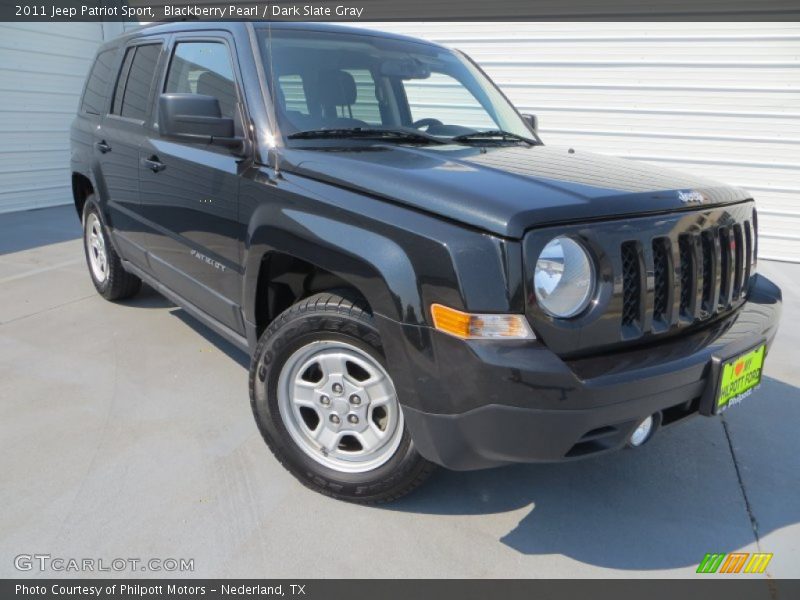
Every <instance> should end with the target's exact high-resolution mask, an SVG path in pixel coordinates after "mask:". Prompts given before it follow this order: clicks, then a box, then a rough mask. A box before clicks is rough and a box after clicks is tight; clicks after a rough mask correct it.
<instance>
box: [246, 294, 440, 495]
mask: <svg viewBox="0 0 800 600" xmlns="http://www.w3.org/2000/svg"><path fill="white" fill-rule="evenodd" d="M250 397H251V403H252V407H253V413H254V415H255V418H256V422H257V423H258V426H259V429H260V430H261V433H262V435H263V437H264V439H265V441H266V442H267V444H268V445H269V447H270V449H271V450H272V451H273V453H274V454H275V456H276V457H277V458H278V460H280V462H281V463H282V464H283V465H284V466H285V467H286V468H287V469H288V470H289V471H290V472H291V473H292V474H293V475H294V476H295V477H297V478H298V479H299V480H300V481H301V482H302V483H303V484H304V485H306V486H308V487H310V488H311V489H313V490H315V491H318V492H321V493H323V494H327V495H330V496H334V497H336V498H340V499H343V500H349V501H355V502H362V503H378V502H386V501H390V500H394V499H396V498H399V497H400V496H403V495H405V494H407V493H408V492H410V491H411V490H413V489H414V488H416V487H417V486H418V485H420V484H421V483H422V482H423V481H424V480H425V479H426V478H427V476H428V475H429V474H430V473H431V472H432V470H433V468H434V467H433V465H432V464H431V463H429V462H428V461H426V460H425V459H424V458H422V457H421V456H420V455H419V453H418V452H417V451H416V449H415V448H414V445H413V442H412V441H411V437H410V435H409V434H408V430H407V429H406V427H405V423H404V421H403V413H402V410H401V408H400V403H399V401H398V398H397V392H396V390H395V388H394V384H393V382H392V378H391V376H390V375H389V373H388V371H387V370H386V366H385V359H384V356H383V350H382V347H381V344H380V337H379V335H378V331H377V330H376V328H375V326H374V324H373V321H372V316H371V315H370V314H369V313H368V312H367V311H366V310H365V309H364V307H363V306H362V305H361V303H360V302H358V301H352V300H348V299H346V298H344V297H343V296H341V295H337V294H330V293H326V294H318V295H316V296H312V297H310V298H307V299H305V300H303V301H301V302H299V303H298V304H295V305H294V306H292V307H291V308H289V309H288V310H287V311H285V312H284V313H283V314H281V315H280V316H279V317H278V318H277V319H276V320H275V321H274V322H273V323H272V324H271V325H270V327H269V328H268V329H267V331H265V332H264V334H263V335H262V337H261V340H260V342H259V344H258V348H257V350H256V354H255V356H254V358H253V363H252V366H251V370H250Z"/></svg>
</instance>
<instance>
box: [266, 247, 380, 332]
mask: <svg viewBox="0 0 800 600" xmlns="http://www.w3.org/2000/svg"><path fill="white" fill-rule="evenodd" d="M334 290H335V291H336V292H337V293H339V294H343V295H346V296H347V297H348V298H349V299H352V300H359V301H360V302H362V303H363V305H364V306H365V308H366V309H367V311H369V312H371V309H370V308H369V304H368V303H367V301H366V298H364V295H363V294H362V293H361V292H360V291H359V290H358V289H357V288H355V287H354V286H353V284H352V283H350V282H348V281H346V280H345V279H342V278H341V277H339V276H338V275H336V274H334V273H331V272H330V271H326V270H325V269H321V268H320V267H318V266H316V265H314V264H312V263H309V262H306V261H304V260H302V259H299V258H295V257H293V256H290V255H288V254H282V253H279V252H272V253H270V254H267V255H266V256H264V258H262V259H261V267H260V268H259V271H258V283H257V285H256V330H257V331H258V335H261V333H262V332H263V331H264V330H265V329H266V328H267V327H268V326H269V324H270V323H271V322H272V321H273V319H275V317H277V316H278V315H279V314H281V313H282V312H283V311H284V310H286V309H287V308H289V307H290V306H291V305H292V304H295V303H296V302H299V301H300V300H302V299H303V298H307V297H308V296H311V295H313V294H317V293H319V292H326V291H334Z"/></svg>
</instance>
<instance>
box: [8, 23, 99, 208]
mask: <svg viewBox="0 0 800 600" xmlns="http://www.w3.org/2000/svg"><path fill="white" fill-rule="evenodd" d="M102 39H103V29H102V25H101V24H100V23H0V212H6V211H12V210H20V209H27V208H38V207H42V206H52V205H55V204H64V203H68V202H71V201H72V191H71V187H70V173H69V124H70V122H71V121H72V119H73V117H74V116H75V111H76V110H77V106H78V98H79V96H80V93H81V90H82V89H83V82H84V79H85V77H86V73H87V72H88V71H89V66H90V63H91V60H92V58H93V57H94V53H95V51H96V50H97V46H98V45H99V44H100V42H101V41H102Z"/></svg>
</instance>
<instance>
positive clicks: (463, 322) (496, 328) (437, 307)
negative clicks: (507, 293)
mask: <svg viewBox="0 0 800 600" xmlns="http://www.w3.org/2000/svg"><path fill="white" fill-rule="evenodd" d="M431 316H432V317H433V326H434V327H435V328H436V329H438V330H439V331H443V332H445V333H449V334H450V335H454V336H456V337H459V338H462V339H513V340H532V339H536V336H535V335H534V334H533V331H531V328H530V325H528V321H527V320H526V319H525V315H504V314H471V313H465V312H462V311H460V310H456V309H455V308H450V307H448V306H443V305H442V304H433V305H431Z"/></svg>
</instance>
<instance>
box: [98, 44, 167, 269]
mask: <svg viewBox="0 0 800 600" xmlns="http://www.w3.org/2000/svg"><path fill="white" fill-rule="evenodd" d="M162 48H163V40H160V39H150V38H145V39H141V40H137V41H135V42H133V43H131V44H130V45H129V46H127V47H126V48H125V52H124V55H123V59H122V62H121V66H120V69H119V72H118V75H117V78H116V81H115V84H114V88H113V93H112V99H111V106H110V110H109V112H108V114H107V115H106V116H105V117H104V118H103V120H102V122H101V124H100V126H99V127H98V128H97V131H96V133H95V152H96V154H97V156H98V160H99V162H100V166H101V172H102V173H103V179H104V182H105V186H106V188H107V192H108V193H107V197H108V199H109V208H110V211H111V215H112V219H113V223H112V225H113V227H114V230H115V239H116V240H117V242H118V244H119V245H120V246H122V248H121V249H122V252H123V255H124V256H125V258H126V259H128V260H131V261H132V262H134V263H136V264H138V265H139V266H140V267H145V266H146V259H145V254H144V250H143V247H142V244H143V238H142V235H141V232H142V213H141V211H140V203H139V146H141V144H142V141H143V140H144V134H145V132H144V126H145V122H146V120H147V118H148V116H149V107H150V106H151V98H152V93H153V89H154V85H153V84H154V81H155V73H156V67H157V64H158V62H159V59H160V56H161V51H162Z"/></svg>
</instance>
